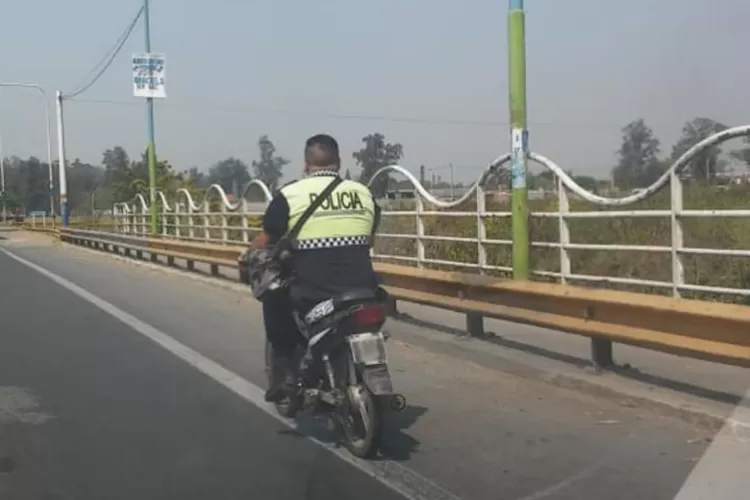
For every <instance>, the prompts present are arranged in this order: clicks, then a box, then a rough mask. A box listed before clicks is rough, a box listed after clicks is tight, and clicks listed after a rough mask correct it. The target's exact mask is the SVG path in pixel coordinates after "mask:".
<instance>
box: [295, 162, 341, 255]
mask: <svg viewBox="0 0 750 500" xmlns="http://www.w3.org/2000/svg"><path fill="white" fill-rule="evenodd" d="M342 182H344V181H343V179H341V177H339V176H336V178H334V179H333V180H332V181H331V183H330V184H328V185H327V186H326V187H325V189H323V191H321V193H320V194H318V197H317V198H315V200H313V202H312V203H310V206H308V207H307V210H305V211H304V212H303V213H302V215H301V216H300V218H299V219H297V222H296V223H295V224H294V227H292V228H291V229H290V230H289V232H287V233H286V235H284V239H286V240H288V241H289V242H293V241H294V240H296V239H297V235H298V234H299V232H300V231H301V230H302V226H304V225H305V222H307V219H309V218H310V216H312V214H313V212H315V211H316V210H317V209H318V207H319V206H320V205H321V203H323V201H325V199H326V198H328V196H329V195H330V194H331V193H332V192H333V190H334V189H336V188H337V187H338V186H339V184H341V183H342Z"/></svg>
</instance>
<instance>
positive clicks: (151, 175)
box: [143, 0, 159, 236]
mask: <svg viewBox="0 0 750 500" xmlns="http://www.w3.org/2000/svg"><path fill="white" fill-rule="evenodd" d="M143 27H144V30H145V32H146V52H151V22H150V18H149V12H148V0H143ZM146 117H147V120H148V146H147V150H146V156H147V157H148V191H149V209H150V219H151V234H152V235H154V236H155V235H156V234H158V232H159V225H158V222H157V216H158V215H157V210H156V139H155V138H154V136H155V133H154V98H153V97H147V98H146Z"/></svg>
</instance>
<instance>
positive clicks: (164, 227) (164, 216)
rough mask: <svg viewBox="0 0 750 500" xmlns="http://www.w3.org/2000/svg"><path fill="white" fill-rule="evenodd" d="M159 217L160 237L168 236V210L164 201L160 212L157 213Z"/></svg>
mask: <svg viewBox="0 0 750 500" xmlns="http://www.w3.org/2000/svg"><path fill="white" fill-rule="evenodd" d="M175 203H176V201H175ZM159 215H160V216H161V217H160V219H161V234H162V236H169V210H168V209H167V204H166V203H165V202H164V201H162V207H161V212H159Z"/></svg>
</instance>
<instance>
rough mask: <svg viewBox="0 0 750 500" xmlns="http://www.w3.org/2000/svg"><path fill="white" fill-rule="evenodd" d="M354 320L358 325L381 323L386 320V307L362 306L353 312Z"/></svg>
mask: <svg viewBox="0 0 750 500" xmlns="http://www.w3.org/2000/svg"><path fill="white" fill-rule="evenodd" d="M352 321H353V322H354V324H355V325H358V326H370V325H379V324H381V323H383V322H384V321H385V308H384V307H382V306H379V305H368V306H364V307H361V308H359V309H357V310H356V311H354V313H353V314H352Z"/></svg>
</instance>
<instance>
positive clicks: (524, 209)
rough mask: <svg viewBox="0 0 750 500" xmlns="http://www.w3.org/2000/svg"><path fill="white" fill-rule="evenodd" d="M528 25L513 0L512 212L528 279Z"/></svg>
mask: <svg viewBox="0 0 750 500" xmlns="http://www.w3.org/2000/svg"><path fill="white" fill-rule="evenodd" d="M525 31H526V28H525V14H524V10H523V0H510V5H509V10H508V90H509V108H510V126H511V131H510V135H511V167H510V168H511V170H510V172H511V190H512V194H511V214H512V226H513V279H517V280H525V279H528V278H529V192H528V188H527V186H526V176H527V162H528V155H529V141H528V137H529V136H528V131H527V130H526V125H527V124H526V33H525Z"/></svg>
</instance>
